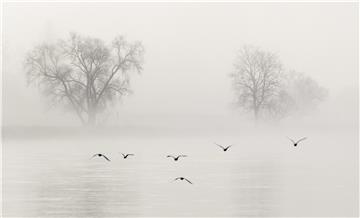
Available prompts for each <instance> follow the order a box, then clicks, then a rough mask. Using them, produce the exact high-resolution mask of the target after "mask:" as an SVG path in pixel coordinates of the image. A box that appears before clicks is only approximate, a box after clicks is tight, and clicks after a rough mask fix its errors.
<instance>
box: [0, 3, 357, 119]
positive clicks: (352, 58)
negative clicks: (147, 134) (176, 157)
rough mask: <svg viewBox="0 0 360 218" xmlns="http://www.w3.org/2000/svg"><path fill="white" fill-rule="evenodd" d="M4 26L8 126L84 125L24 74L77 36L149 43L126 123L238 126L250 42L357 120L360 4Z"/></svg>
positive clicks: (8, 13) (111, 12)
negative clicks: (54, 105)
mask: <svg viewBox="0 0 360 218" xmlns="http://www.w3.org/2000/svg"><path fill="white" fill-rule="evenodd" d="M3 24H4V26H3V46H4V49H3V111H4V114H3V122H4V125H59V124H72V123H76V122H71V121H72V119H76V117H75V116H74V117H73V116H72V115H71V114H67V115H66V116H64V114H63V113H62V112H56V111H47V109H46V103H45V102H44V101H43V100H41V99H42V98H41V96H40V93H39V92H38V90H37V89H36V88H34V87H29V88H28V87H26V83H25V77H24V75H25V73H24V70H23V68H22V64H23V61H24V56H25V54H26V52H27V51H28V50H29V49H31V48H32V47H33V46H35V45H37V44H39V43H41V42H43V41H45V40H47V41H49V40H50V41H51V40H56V39H59V38H65V37H67V36H68V34H69V32H70V31H76V32H78V33H80V34H83V35H89V36H93V37H98V38H101V39H103V40H105V41H107V42H110V41H111V40H112V38H113V37H114V36H116V35H117V34H122V35H125V36H126V37H127V38H128V39H129V40H141V41H142V42H143V44H144V46H145V49H146V54H145V65H144V71H143V73H142V75H141V76H134V77H133V79H132V89H133V91H134V94H133V95H132V96H130V97H126V98H125V99H124V100H123V104H120V105H118V108H119V109H118V111H119V114H120V115H119V116H120V118H119V123H126V124H131V123H133V122H137V123H139V122H144V123H146V122H148V123H153V122H158V123H160V124H161V123H165V124H166V123H171V122H184V123H187V122H190V121H194V119H196V121H199V122H201V121H204V120H207V121H208V122H210V121H209V119H208V118H209V117H211V119H212V120H211V121H213V122H216V121H219V122H223V121H224V120H233V118H234V117H236V118H237V117H238V116H237V114H236V111H234V110H233V109H232V108H231V102H232V101H233V99H234V95H233V92H232V90H231V81H230V78H229V77H228V75H229V73H230V72H231V71H232V70H233V61H234V58H235V53H236V50H237V49H238V48H240V47H241V46H242V45H244V44H253V45H256V46H259V47H261V48H263V49H265V50H269V51H273V52H276V53H277V54H278V55H279V56H280V59H281V60H282V62H283V64H284V65H285V66H286V67H287V68H289V69H294V70H297V71H300V72H304V73H306V74H307V75H310V76H311V77H313V78H314V79H316V80H317V81H318V82H319V83H320V84H321V85H322V86H324V87H326V88H328V89H329V92H330V97H331V98H330V99H329V102H330V103H328V104H330V105H332V106H335V105H337V103H339V102H337V99H341V100H343V102H345V103H344V104H348V105H345V106H344V105H338V106H339V108H340V109H341V110H342V109H345V111H347V110H348V111H350V112H351V113H349V114H347V115H346V116H348V117H347V119H353V118H354V115H355V113H356V110H355V108H350V107H357V87H358V10H357V4H355V3H301V4H300V3H253V4H250V3H236V4H235V3H227V4H220V3H186V4H185V3H183V4H180V3H172V4H166V3H137V4H119V3H118V4H116V3H111V4H110V3H108V4H104V3H83V4H80V3H76V4H70V3H56V4H55V3H54V4H49V3H31V4H29V3H27V4H25V3H11V4H10V3H8V4H5V6H4V20H3ZM343 97H346V98H347V99H344V98H343ZM331 102H332V103H331ZM354 111H355V113H354ZM335 112H336V108H335V109H334V108H333V110H331V111H329V112H328V113H327V114H328V116H332V113H335ZM344 113H345V112H344ZM325 114H326V113H325ZM139 118H141V119H139ZM139 120H140V121H139Z"/></svg>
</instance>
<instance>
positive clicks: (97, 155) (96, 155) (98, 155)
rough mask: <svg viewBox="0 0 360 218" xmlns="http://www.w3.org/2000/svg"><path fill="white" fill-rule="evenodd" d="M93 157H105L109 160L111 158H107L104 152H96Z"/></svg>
mask: <svg viewBox="0 0 360 218" xmlns="http://www.w3.org/2000/svg"><path fill="white" fill-rule="evenodd" d="M93 157H103V158H105V159H106V160H107V161H110V159H109V158H107V157H106V156H105V155H103V154H94V155H93V156H92V157H91V158H93Z"/></svg>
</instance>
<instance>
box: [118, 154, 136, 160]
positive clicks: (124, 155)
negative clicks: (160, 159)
mask: <svg viewBox="0 0 360 218" xmlns="http://www.w3.org/2000/svg"><path fill="white" fill-rule="evenodd" d="M121 154H122V156H123V157H124V159H126V158H127V157H129V156H135V154H123V153H121Z"/></svg>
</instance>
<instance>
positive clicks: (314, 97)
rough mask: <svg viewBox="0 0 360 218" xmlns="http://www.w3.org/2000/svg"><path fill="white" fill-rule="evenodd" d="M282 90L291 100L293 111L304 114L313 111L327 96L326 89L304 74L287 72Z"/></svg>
mask: <svg viewBox="0 0 360 218" xmlns="http://www.w3.org/2000/svg"><path fill="white" fill-rule="evenodd" d="M284 89H285V90H286V92H287V93H288V95H289V96H291V98H292V100H293V104H294V106H293V108H292V109H293V110H294V111H297V112H301V113H306V112H309V111H312V110H314V109H315V108H316V107H317V105H318V104H319V103H320V102H322V101H324V100H325V99H326V97H327V95H328V91H327V89H325V88H324V87H322V86H320V85H319V84H318V82H317V81H315V80H314V79H312V78H311V77H310V76H307V75H305V74H304V73H299V72H296V71H289V72H288V73H287V75H286V83H285V84H284Z"/></svg>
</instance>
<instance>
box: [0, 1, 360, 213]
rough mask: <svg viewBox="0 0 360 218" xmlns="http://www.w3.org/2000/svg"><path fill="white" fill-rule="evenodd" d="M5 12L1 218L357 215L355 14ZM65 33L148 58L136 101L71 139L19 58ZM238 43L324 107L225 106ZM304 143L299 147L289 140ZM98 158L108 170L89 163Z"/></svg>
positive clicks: (47, 7)
mask: <svg viewBox="0 0 360 218" xmlns="http://www.w3.org/2000/svg"><path fill="white" fill-rule="evenodd" d="M3 12H4V14H3V18H4V19H3V69H2V70H3V71H2V72H3V74H2V79H3V81H2V82H3V84H2V85H3V101H2V103H3V106H2V110H3V114H2V118H3V123H2V125H3V140H2V142H3V143H2V145H3V150H2V151H3V156H2V158H3V162H2V164H3V178H2V181H3V186H2V188H3V189H2V190H3V212H4V215H5V216H15V217H25V216H33V217H35V216H36V217H56V216H62V217H77V216H78V217H120V216H126V217H129V216H167V217H169V216H237V217H239V216H246V217H249V216H258V217H259V216H260V217H262V216H295V217H299V216H325V217H329V216H342V217H344V216H355V217H356V216H358V213H359V210H358V203H359V199H358V169H359V168H358V5H357V3H226V4H225V3H223V4H222V3H172V4H170V3H122V4H120V3H52V4H50V3H31V4H30V3H28V4H26V3H6V4H5V5H4V9H3ZM71 31H76V32H78V33H79V34H82V35H85V36H91V37H98V38H100V39H103V40H105V41H106V42H110V41H111V40H112V39H113V37H115V36H116V35H117V34H123V35H125V36H126V37H127V39H129V40H141V41H142V42H143V44H144V46H145V49H146V54H145V64H144V71H143V72H142V74H141V75H134V76H133V77H132V81H131V87H132V90H133V91H134V94H133V95H130V96H127V97H125V98H123V99H122V101H121V102H119V103H118V104H117V105H116V107H115V108H114V110H113V113H112V114H111V116H110V118H109V119H108V122H107V123H104V124H102V128H90V129H83V128H81V127H80V122H79V121H78V120H77V117H76V116H75V115H74V114H72V113H70V112H64V111H63V110H62V109H60V108H55V109H54V108H49V106H48V104H47V101H46V100H45V99H44V98H43V97H42V96H41V94H40V93H39V91H38V90H37V89H36V87H31V86H30V87H27V86H26V79H25V71H24V69H23V63H24V57H25V54H26V53H27V52H28V51H29V50H30V49H32V48H33V47H34V46H36V45H37V44H39V43H42V42H55V41H56V40H57V39H64V38H66V37H68V35H69V32H71ZM245 44H252V45H256V46H259V47H261V48H262V49H264V50H267V51H272V52H275V53H277V54H278V55H279V57H280V59H281V61H282V63H283V64H284V66H285V67H286V68H288V69H293V70H296V71H299V72H303V73H305V74H306V75H308V76H310V77H312V78H313V79H314V80H316V81H317V82H318V83H319V84H320V85H321V86H323V87H325V88H326V89H327V90H328V92H329V95H328V98H327V99H326V101H324V102H323V103H322V104H321V105H319V107H318V108H317V109H316V110H315V111H313V112H311V113H310V114H307V115H304V116H301V117H289V118H287V119H285V120H282V121H281V122H266V123H264V124H261V123H257V124H254V122H253V121H252V120H251V119H250V116H246V115H242V114H240V111H239V110H237V109H235V108H234V107H233V102H234V99H235V97H234V95H233V94H234V93H233V90H232V87H231V80H230V78H229V74H230V73H231V72H232V70H233V62H234V59H235V55H236V51H237V50H238V49H239V48H240V47H241V46H243V45H245ZM304 136H307V137H308V139H307V140H305V141H303V142H302V143H301V144H300V145H299V146H298V147H294V146H293V145H292V144H291V143H290V141H289V140H288V139H287V137H292V138H294V139H295V138H300V137H304ZM214 142H217V143H220V144H234V146H233V147H231V148H230V150H229V152H223V151H222V150H220V149H219V148H218V147H217V146H216V145H214ZM99 152H101V153H105V154H106V155H108V156H109V157H110V158H111V160H112V161H111V162H106V161H104V160H103V159H96V158H94V159H91V160H90V159H89V158H90V157H91V156H92V155H93V154H94V153H99ZM119 152H129V153H135V156H134V157H133V159H129V160H123V159H121V156H120V155H119ZM168 154H187V155H188V157H187V158H184V159H183V160H181V161H179V162H174V161H172V160H171V159H168V158H166V155H168ZM177 176H185V177H188V178H189V179H190V180H191V181H193V183H194V184H193V185H189V184H186V183H181V182H180V181H179V183H178V181H177V182H172V180H173V179H174V178H175V177H177Z"/></svg>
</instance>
